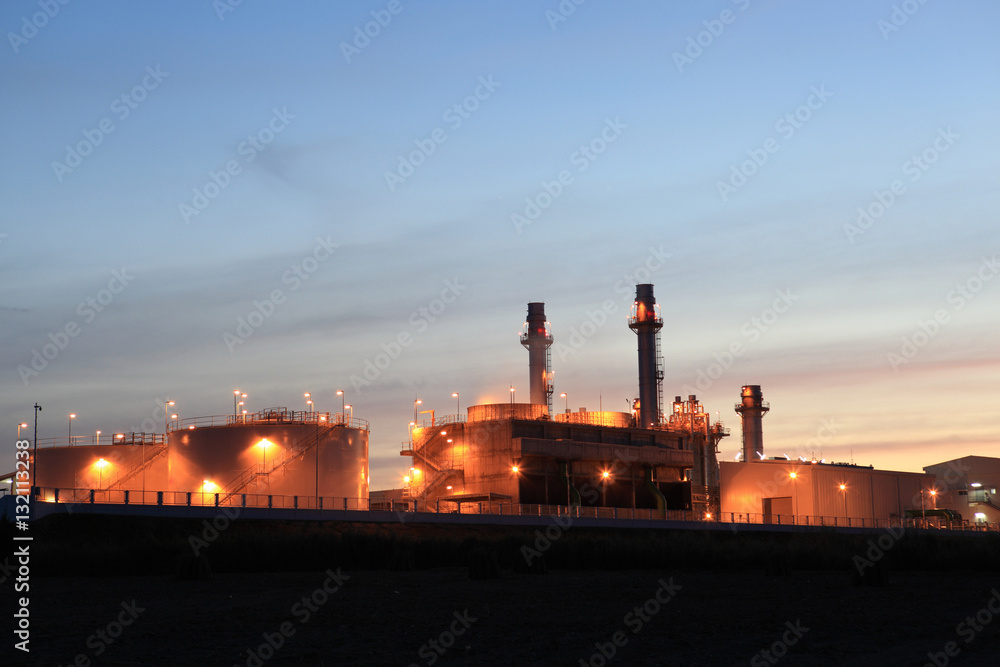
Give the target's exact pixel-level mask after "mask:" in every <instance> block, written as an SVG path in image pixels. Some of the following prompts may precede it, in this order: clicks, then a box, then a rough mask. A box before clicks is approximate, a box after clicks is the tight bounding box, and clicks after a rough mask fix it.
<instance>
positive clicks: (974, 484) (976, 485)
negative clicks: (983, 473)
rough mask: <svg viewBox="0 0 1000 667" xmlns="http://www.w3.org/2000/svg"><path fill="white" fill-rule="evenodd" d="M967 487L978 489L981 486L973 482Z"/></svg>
mask: <svg viewBox="0 0 1000 667" xmlns="http://www.w3.org/2000/svg"><path fill="white" fill-rule="evenodd" d="M969 486H971V487H972V488H974V489H978V488H979V487H981V486H982V484H981V483H979V482H973V483H972V484H969Z"/></svg>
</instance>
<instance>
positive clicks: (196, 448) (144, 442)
mask: <svg viewBox="0 0 1000 667" xmlns="http://www.w3.org/2000/svg"><path fill="white" fill-rule="evenodd" d="M166 427H167V428H166V433H165V434H152V433H127V434H126V433H118V434H108V435H105V436H94V437H93V438H89V439H87V440H86V442H87V443H88V444H73V443H72V440H69V441H68V442H67V441H66V439H53V440H50V441H39V443H38V445H39V447H38V449H37V452H35V456H34V457H33V459H32V465H31V471H32V472H33V474H34V476H35V478H34V479H33V480H32V485H33V486H35V487H39V488H40V489H41V494H42V496H41V497H42V499H43V500H47V501H59V502H94V501H96V502H110V503H133V504H135V503H141V504H169V505H185V504H186V505H206V504H208V505H215V504H227V505H233V504H236V505H245V506H264V507H267V506H270V505H271V504H272V503H274V502H275V500H274V498H275V497H278V498H280V499H281V500H280V502H282V503H284V502H288V500H287V499H289V498H291V499H294V500H292V501H291V502H293V503H294V504H295V505H296V506H301V507H322V506H323V501H324V499H326V501H327V502H326V506H331V505H330V503H331V502H335V504H336V506H337V507H344V506H345V499H346V505H348V506H351V507H354V508H362V507H367V499H368V480H369V477H368V435H369V429H368V423H367V422H366V421H365V420H362V419H355V418H353V417H347V416H346V415H343V414H335V415H331V414H330V413H327V412H314V411H306V412H299V411H291V410H288V409H286V408H268V409H266V410H262V411H260V412H257V413H253V414H246V413H245V412H244V413H243V414H232V415H218V416H212V417H196V418H193V419H184V420H174V421H172V422H168V423H167V424H166ZM78 442H79V441H78ZM57 494H58V495H57ZM334 499H335V500H334Z"/></svg>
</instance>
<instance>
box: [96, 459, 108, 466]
mask: <svg viewBox="0 0 1000 667" xmlns="http://www.w3.org/2000/svg"><path fill="white" fill-rule="evenodd" d="M94 465H95V466H97V467H98V468H103V467H104V466H106V465H108V462H107V461H105V460H104V459H97V463H95V464H94Z"/></svg>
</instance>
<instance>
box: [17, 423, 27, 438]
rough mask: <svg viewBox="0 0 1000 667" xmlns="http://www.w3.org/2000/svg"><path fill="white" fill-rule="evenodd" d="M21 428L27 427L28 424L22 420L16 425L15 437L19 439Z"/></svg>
mask: <svg viewBox="0 0 1000 667" xmlns="http://www.w3.org/2000/svg"><path fill="white" fill-rule="evenodd" d="M22 428H28V424H27V423H24V422H22V423H20V424H18V425H17V439H18V440H20V439H21V429H22Z"/></svg>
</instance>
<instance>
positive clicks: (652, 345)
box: [628, 284, 663, 428]
mask: <svg viewBox="0 0 1000 667" xmlns="http://www.w3.org/2000/svg"><path fill="white" fill-rule="evenodd" d="M628 326H629V328H630V329H632V331H634V332H635V333H636V336H637V337H638V339H639V426H640V427H641V428H650V427H651V426H654V425H657V424H659V423H660V392H659V388H660V387H659V384H660V374H659V369H658V363H657V362H658V360H657V350H656V336H657V333H658V332H659V331H660V329H661V328H662V327H663V320H662V319H661V318H659V317H657V315H656V298H655V297H654V296H653V286H652V285H649V284H644V285H636V286H635V304H634V305H633V306H632V314H631V316H630V317H629V323H628Z"/></svg>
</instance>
